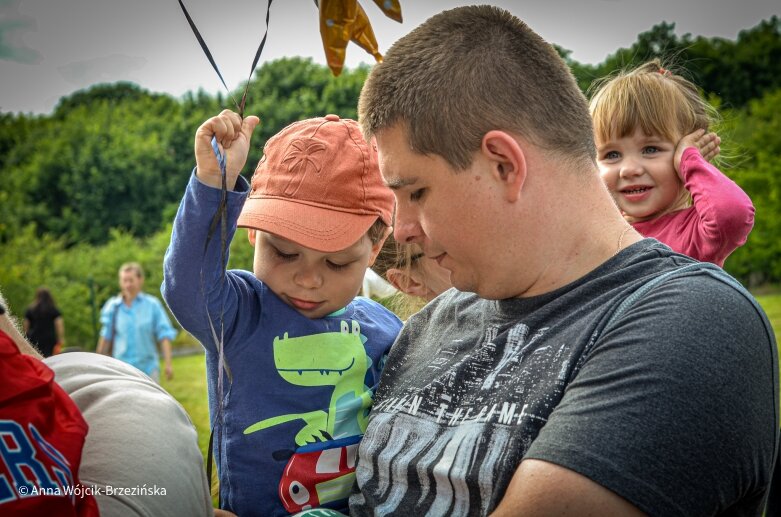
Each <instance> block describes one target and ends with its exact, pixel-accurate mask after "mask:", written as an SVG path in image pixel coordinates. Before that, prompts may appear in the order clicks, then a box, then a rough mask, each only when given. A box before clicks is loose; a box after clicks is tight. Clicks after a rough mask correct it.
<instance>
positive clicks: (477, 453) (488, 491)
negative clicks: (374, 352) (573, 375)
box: [351, 323, 571, 515]
mask: <svg viewBox="0 0 781 517" xmlns="http://www.w3.org/2000/svg"><path fill="white" fill-rule="evenodd" d="M548 330H549V329H548V328H547V327H543V328H540V329H530V328H529V327H528V326H527V325H525V324H523V323H516V324H514V325H513V326H511V327H510V328H509V329H505V330H502V329H500V328H499V327H496V326H488V327H486V329H485V331H484V333H483V335H482V337H481V339H480V342H479V343H478V344H477V345H476V346H475V345H474V344H473V343H463V342H461V341H460V340H457V339H456V340H452V341H450V342H449V343H443V344H442V346H440V348H439V349H438V350H436V352H435V353H434V352H432V357H433V358H432V360H431V361H428V362H427V364H425V365H421V366H420V367H416V368H409V367H410V365H407V369H406V370H405V371H406V372H407V374H408V376H402V377H394V378H393V380H392V382H390V384H392V385H393V386H394V393H393V396H382V397H378V400H377V402H376V404H375V406H374V408H373V413H372V426H370V428H369V431H368V432H367V434H366V436H365V437H364V439H363V441H362V442H361V445H360V450H361V452H360V456H361V457H362V458H374V460H375V462H374V464H367V463H366V462H363V463H361V465H360V468H359V469H358V471H357V472H356V475H357V476H358V481H359V485H360V486H361V493H360V494H356V495H354V496H353V499H352V500H351V504H352V505H357V506H360V505H361V504H363V503H364V502H365V497H369V498H371V499H372V500H373V501H381V502H382V508H381V510H382V511H381V512H380V513H383V514H385V513H397V512H398V513H403V512H409V511H412V512H413V514H414V512H415V511H418V510H422V509H425V511H426V515H466V514H472V513H477V514H485V513H487V512H488V510H489V509H490V508H492V507H493V506H494V505H495V504H496V499H497V497H499V495H501V494H498V493H497V490H496V487H503V486H506V484H507V483H508V482H509V479H505V478H506V477H507V476H509V475H511V474H512V472H513V471H514V468H511V469H508V468H506V464H507V463H508V462H514V463H515V464H517V463H518V462H519V461H520V458H521V457H522V456H523V454H524V453H525V452H526V450H528V448H529V446H530V445H531V443H532V441H533V440H534V438H535V437H536V436H537V434H538V432H539V430H540V428H541V427H542V426H543V424H545V422H546V421H547V418H548V416H549V415H550V413H551V411H552V410H553V408H554V407H555V406H556V405H557V404H558V402H559V401H560V399H561V396H562V394H563V391H564V386H565V384H566V380H567V378H568V376H569V374H570V363H571V361H570V354H571V351H570V348H571V347H569V346H568V345H567V344H566V343H555V342H551V341H550V340H547V338H548V336H547V332H548ZM409 372H413V373H409ZM386 374H388V375H389V376H392V375H393V373H391V370H388V371H386ZM416 374H417V375H416ZM424 378H425V379H431V381H430V382H428V383H426V384H424V385H421V384H422V383H421V382H416V379H417V380H418V381H419V380H420V379H424ZM375 469H378V470H381V471H383V472H387V473H389V475H388V476H387V479H388V483H387V484H385V485H382V486H380V485H379V484H377V483H376V481H372V480H373V479H374V480H376V479H377V477H376V476H374V475H373V471H374V470H375ZM407 486H416V487H418V486H419V487H421V488H420V491H415V496H414V498H413V496H412V495H411V494H408V493H407V491H406V489H405V487H407ZM413 499H414V500H413Z"/></svg>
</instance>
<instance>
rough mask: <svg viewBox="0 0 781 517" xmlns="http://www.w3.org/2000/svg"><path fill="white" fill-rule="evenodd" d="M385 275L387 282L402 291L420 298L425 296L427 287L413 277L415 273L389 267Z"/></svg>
mask: <svg viewBox="0 0 781 517" xmlns="http://www.w3.org/2000/svg"><path fill="white" fill-rule="evenodd" d="M385 276H386V277H387V278H388V282H390V284H391V285H392V286H393V287H395V288H396V289H398V290H399V291H401V292H402V293H404V294H408V295H410V296H420V297H421V298H425V297H426V293H427V292H428V288H427V287H426V286H425V284H423V282H421V281H420V280H419V279H417V278H415V275H413V274H410V273H409V272H405V271H402V270H401V269H397V268H391V269H389V270H387V271H386V272H385Z"/></svg>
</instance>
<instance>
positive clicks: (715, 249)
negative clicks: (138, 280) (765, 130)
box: [590, 60, 754, 266]
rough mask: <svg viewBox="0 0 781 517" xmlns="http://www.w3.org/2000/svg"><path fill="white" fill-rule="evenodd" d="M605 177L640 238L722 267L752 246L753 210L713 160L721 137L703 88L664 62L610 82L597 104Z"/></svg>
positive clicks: (595, 98)
mask: <svg viewBox="0 0 781 517" xmlns="http://www.w3.org/2000/svg"><path fill="white" fill-rule="evenodd" d="M590 109H591V115H592V118H593V119H594V134H595V138H596V144H597V163H598V165H599V169H600V173H601V174H602V179H603V180H604V181H605V184H606V185H607V188H608V189H609V190H610V193H611V194H612V195H613V198H614V199H615V200H616V204H617V205H618V208H619V209H620V210H621V212H622V213H623V214H624V217H625V218H626V220H627V221H628V222H629V223H630V224H631V225H632V226H633V227H634V229H635V230H637V231H638V232H639V233H640V234H642V235H644V236H646V237H653V238H655V239H657V240H659V241H661V242H663V243H665V244H667V245H668V246H670V247H671V248H672V249H673V250H675V251H677V252H679V253H684V254H686V255H689V256H690V257H693V258H695V259H697V260H701V261H703V262H713V263H714V264H717V265H719V266H723V265H724V260H725V259H726V258H727V257H728V256H729V254H730V253H732V252H733V251H734V250H735V249H736V248H738V247H739V246H742V245H743V244H745V242H746V237H747V236H748V234H749V232H750V231H751V228H752V226H753V224H754V207H753V205H752V204H751V200H750V199H749V197H748V196H747V195H746V193H745V192H743V191H742V190H741V189H740V187H738V185H736V184H735V182H733V181H732V180H730V179H729V178H728V177H726V176H725V175H724V174H722V173H721V172H720V171H719V170H718V169H717V168H716V167H714V166H713V165H711V164H710V163H708V160H709V159H711V158H713V157H715V156H716V155H717V154H719V152H720V148H719V144H720V143H721V140H720V139H719V137H718V136H716V134H715V133H712V132H708V127H709V125H710V123H711V122H712V121H714V120H715V119H716V112H715V110H714V109H713V108H712V107H711V106H710V105H709V104H708V103H707V102H706V101H705V100H704V99H703V98H702V97H701V96H700V94H699V92H698V90H697V87H696V86H694V85H693V84H692V83H691V82H690V81H688V80H686V79H684V78H683V77H681V76H679V75H675V74H672V73H670V72H669V71H668V70H665V69H664V68H662V67H661V65H660V62H659V61H658V60H654V61H651V62H649V63H646V64H644V65H642V66H640V67H638V68H637V69H635V70H633V71H629V72H623V73H621V74H619V75H618V76H616V77H614V78H612V79H610V80H608V81H607V82H604V83H603V84H602V85H601V86H600V87H599V88H598V90H597V91H596V93H595V94H594V96H593V97H592V99H591V105H590Z"/></svg>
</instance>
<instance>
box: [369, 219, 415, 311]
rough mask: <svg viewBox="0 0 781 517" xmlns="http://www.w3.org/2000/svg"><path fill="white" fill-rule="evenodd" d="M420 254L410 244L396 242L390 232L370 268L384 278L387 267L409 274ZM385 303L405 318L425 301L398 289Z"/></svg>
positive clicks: (386, 277)
mask: <svg viewBox="0 0 781 517" xmlns="http://www.w3.org/2000/svg"><path fill="white" fill-rule="evenodd" d="M422 256H423V255H422V254H420V253H414V252H413V249H412V246H409V245H402V244H399V243H398V242H396V239H394V238H393V234H391V235H389V236H388V238H387V239H386V240H385V243H384V244H383V246H382V249H381V250H380V253H379V254H378V255H377V259H376V260H375V261H374V264H372V267H371V268H372V270H373V271H374V272H375V273H377V274H378V275H380V276H381V277H382V278H383V279H385V280H389V278H388V275H387V273H388V270H389V269H400V270H401V271H403V272H404V273H405V274H406V275H407V276H409V274H410V271H412V268H413V266H414V264H415V262H416V261H417V260H418V259H419V258H420V257H422ZM386 305H387V306H388V308H389V309H390V310H392V311H393V312H395V313H396V314H397V315H398V316H399V317H400V318H401V319H403V320H405V319H407V318H408V317H409V316H410V315H412V314H414V313H415V312H417V311H419V310H420V309H421V308H422V307H423V305H425V302H423V301H421V300H419V299H418V297H416V296H411V295H408V294H406V293H403V292H401V291H398V292H397V293H396V294H394V295H392V296H391V297H390V298H389V299H388V300H387V304H386Z"/></svg>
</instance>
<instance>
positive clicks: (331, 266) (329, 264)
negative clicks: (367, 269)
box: [325, 260, 352, 271]
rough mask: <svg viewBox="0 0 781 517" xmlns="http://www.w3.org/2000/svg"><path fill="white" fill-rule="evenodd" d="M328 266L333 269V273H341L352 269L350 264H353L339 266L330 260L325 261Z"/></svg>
mask: <svg viewBox="0 0 781 517" xmlns="http://www.w3.org/2000/svg"><path fill="white" fill-rule="evenodd" d="M325 263H326V264H328V267H329V268H331V269H332V270H333V271H341V270H343V269H347V268H348V267H350V264H352V262H348V263H346V264H337V263H336V262H331V261H330V260H326V261H325Z"/></svg>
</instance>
